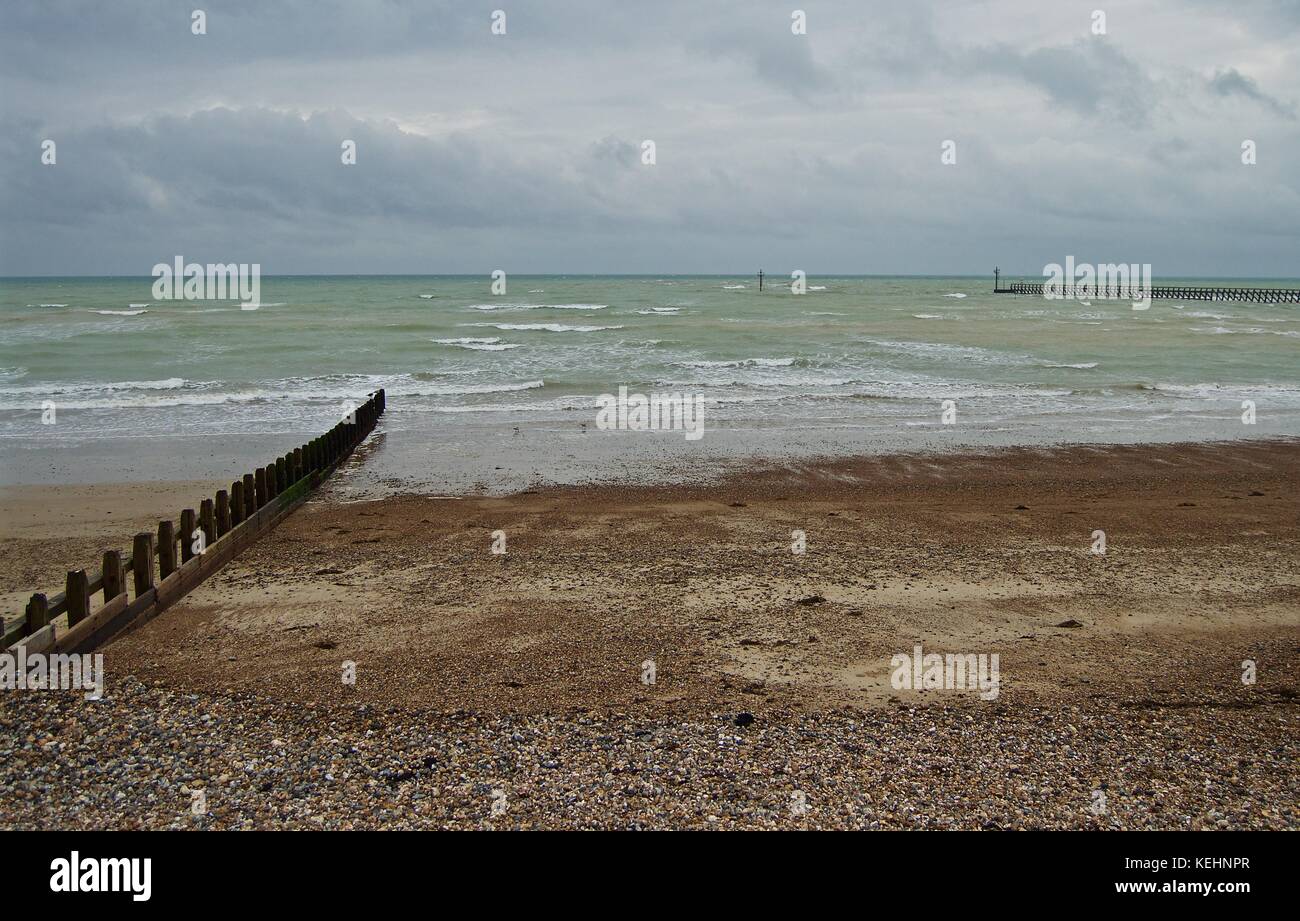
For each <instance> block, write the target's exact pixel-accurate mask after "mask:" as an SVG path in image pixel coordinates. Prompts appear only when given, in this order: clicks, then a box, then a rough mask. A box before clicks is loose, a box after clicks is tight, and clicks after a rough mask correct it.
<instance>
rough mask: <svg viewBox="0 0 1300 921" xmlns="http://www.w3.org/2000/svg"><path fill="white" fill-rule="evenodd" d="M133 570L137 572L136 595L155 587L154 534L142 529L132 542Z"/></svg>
mask: <svg viewBox="0 0 1300 921" xmlns="http://www.w3.org/2000/svg"><path fill="white" fill-rule="evenodd" d="M131 571H132V572H133V573H135V597H137V598H139V597H140V596H141V595H143V594H144V593H145V592H147V591H149V589H151V588H153V535H152V534H150V533H149V532H148V531H141V532H140V533H139V534H137V535H136V536H135V541H134V542H133V543H132V544H131Z"/></svg>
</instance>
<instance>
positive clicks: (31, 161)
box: [0, 0, 1300, 274]
mask: <svg viewBox="0 0 1300 921" xmlns="http://www.w3.org/2000/svg"><path fill="white" fill-rule="evenodd" d="M190 6H204V8H205V9H207V11H208V13H209V35H208V36H206V37H203V38H198V37H193V36H191V35H190V34H189V28H188V22H189V8H188V7H180V6H178V5H177V4H175V3H173V2H169V0H167V2H165V0H139V2H134V3H130V4H105V3H101V2H91V0H85V2H81V0H51V2H34V0H11V2H8V3H5V4H3V5H0V20H2V21H0V80H3V82H4V87H3V90H4V91H3V92H0V272H3V273H6V274H30V273H33V272H38V273H50V274H59V273H81V272H92V273H93V272H119V273H120V272H128V271H133V270H134V271H147V267H148V266H150V265H152V264H153V263H154V262H156V261H159V259H161V258H165V257H166V256H168V255H170V254H174V253H176V252H178V251H179V252H183V253H187V254H189V253H191V252H192V253H193V255H195V257H197V256H198V255H200V253H199V250H200V249H202V250H203V251H204V253H205V254H206V253H207V252H212V253H214V254H215V255H214V256H213V258H214V259H216V258H221V259H234V258H236V257H237V258H238V260H239V261H260V262H263V263H264V264H265V265H266V266H267V269H266V271H268V272H275V271H295V272H316V271H326V272H330V271H347V272H369V271H373V272H394V271H448V272H456V271H478V270H479V269H481V268H483V267H484V266H485V265H486V266H487V267H489V268H490V267H492V265H493V264H496V263H507V262H508V263H509V265H510V267H511V268H512V269H513V270H515V271H525V270H526V271H597V272H600V271H608V272H629V271H730V270H733V269H739V268H744V269H745V270H746V271H748V270H750V269H751V268H752V267H753V264H754V263H755V262H756V261H757V260H760V259H761V260H763V261H764V262H766V264H768V265H769V266H774V265H778V264H781V263H782V260H789V259H793V258H794V257H795V254H798V257H799V259H800V261H801V262H802V263H803V264H804V266H805V267H806V268H808V269H809V270H815V269H822V270H827V269H831V270H838V271H904V272H906V271H915V272H926V271H971V270H978V271H983V270H984V269H985V268H987V267H988V266H986V265H985V263H986V262H989V263H991V262H992V261H993V260H995V259H1001V260H1002V261H1003V262H1004V263H1006V262H1007V261H1008V260H1010V259H1012V258H1014V255H1015V253H1017V252H1020V251H1023V252H1026V253H1033V254H1035V255H1034V256H1033V259H1032V260H1031V261H1037V262H1038V264H1040V265H1041V264H1042V262H1043V260H1040V259H1039V258H1038V254H1039V253H1040V251H1042V250H1048V251H1049V252H1048V255H1052V256H1053V258H1054V259H1055V260H1059V259H1060V258H1062V256H1063V254H1064V253H1065V252H1074V253H1076V254H1078V255H1080V256H1081V257H1082V255H1083V254H1084V253H1091V252H1093V251H1095V250H1101V249H1106V251H1107V254H1109V253H1110V252H1113V251H1114V249H1112V248H1123V247H1129V248H1130V249H1131V250H1132V252H1131V255H1129V256H1124V255H1122V254H1121V255H1117V256H1116V258H1115V259H1109V260H1108V261H1117V260H1119V259H1122V260H1123V261H1153V260H1149V259H1145V258H1143V259H1140V260H1139V258H1138V257H1139V256H1141V254H1142V253H1143V252H1146V251H1148V250H1150V249H1152V248H1159V249H1160V256H1161V259H1162V260H1163V261H1164V265H1162V271H1164V272H1166V273H1168V272H1172V271H1176V270H1177V269H1178V268H1180V267H1181V268H1183V269H1184V270H1189V271H1191V270H1195V271H1200V270H1211V269H1213V268H1215V264H1214V260H1216V259H1220V258H1221V254H1223V253H1225V252H1232V253H1234V254H1240V253H1243V252H1244V253H1248V254H1249V255H1248V256H1247V257H1246V262H1244V263H1239V262H1234V263H1233V264H1231V265H1228V264H1224V265H1221V266H1218V267H1217V268H1218V269H1219V270H1220V271H1227V270H1229V269H1230V270H1232V271H1234V272H1236V273H1241V272H1251V271H1258V272H1261V273H1271V274H1285V273H1286V272H1287V271H1294V252H1296V251H1297V247H1298V244H1300V229H1297V227H1296V226H1294V222H1293V221H1288V220H1287V219H1286V218H1285V217H1284V216H1279V217H1274V215H1285V214H1286V213H1287V210H1288V208H1290V209H1291V210H1294V208H1295V207H1297V206H1300V174H1298V173H1296V172H1295V171H1294V170H1293V169H1290V168H1288V161H1287V158H1286V156H1283V155H1279V152H1280V151H1286V150H1290V149H1295V148H1296V147H1297V146H1300V127H1297V123H1296V119H1295V118H1294V117H1292V116H1293V115H1294V111H1293V109H1292V108H1291V107H1290V106H1289V105H1288V104H1287V102H1286V100H1289V99H1295V98H1300V68H1289V69H1288V68H1287V67H1286V66H1285V65H1286V62H1287V61H1288V60H1289V58H1288V57H1287V56H1288V55H1293V54H1294V52H1291V51H1290V50H1289V48H1288V47H1287V46H1286V43H1285V41H1283V40H1279V38H1278V36H1279V35H1283V36H1284V35H1286V34H1288V30H1290V29H1291V28H1292V23H1293V17H1292V16H1291V15H1290V13H1289V12H1288V10H1287V9H1284V8H1282V7H1277V6H1274V5H1270V4H1269V3H1268V2H1267V0H1257V2H1250V3H1248V4H1244V5H1242V6H1241V7H1240V9H1239V10H1238V7H1236V6H1234V7H1233V9H1232V10H1228V11H1226V12H1225V10H1226V9H1227V8H1226V7H1223V6H1222V5H1220V6H1218V7H1215V8H1211V7H1209V6H1206V5H1202V4H1201V3H1200V0H1151V3H1150V4H1149V5H1148V6H1147V7H1145V8H1144V10H1143V12H1144V14H1145V15H1147V17H1148V18H1147V20H1145V21H1143V22H1141V23H1139V22H1136V21H1134V20H1132V19H1130V20H1127V21H1126V20H1124V19H1122V18H1121V19H1116V18H1115V17H1112V30H1111V31H1112V34H1111V35H1109V36H1107V37H1106V38H1104V39H1092V38H1083V37H1077V36H1081V34H1082V33H1084V32H1086V22H1087V19H1086V16H1084V17H1082V18H1080V19H1079V20H1078V21H1077V23H1076V31H1074V32H1070V33H1069V34H1068V35H1062V34H1061V33H1060V32H1059V31H1058V32H1049V31H1047V30H1046V29H1043V30H1042V31H1041V32H1038V33H1032V34H1031V33H1030V29H1031V28H1032V27H1034V26H1035V25H1036V24H1039V23H1041V22H1044V21H1046V20H1045V19H1044V18H1043V17H1040V16H1037V13H1039V12H1040V7H1039V6H1038V5H1037V4H1033V3H1029V2H1022V0H989V2H988V3H987V4H984V5H981V6H980V7H979V8H978V9H977V8H974V7H972V6H971V5H970V4H968V3H961V2H958V0H936V2H931V3H920V2H917V3H896V2H884V0H869V2H830V0H817V2H816V3H812V2H809V3H804V2H802V0H801V2H799V3H796V4H788V3H777V2H775V0H726V2H724V0H720V2H717V3H708V4H701V3H698V2H688V0H664V2H663V3H657V4H641V5H623V4H610V3H607V2H596V0H548V2H545V3H528V4H521V5H519V6H518V7H516V8H511V7H512V6H513V5H512V4H510V3H508V2H501V3H492V4H487V5H484V6H482V7H479V6H474V5H466V4H461V3H453V2H451V0H446V2H441V3H425V2H415V0H346V2H345V0H326V2H323V3H317V2H307V0H259V2H253V0H209V2H206V3H195V4H192V5H190ZM498 6H500V7H503V8H506V9H507V13H508V17H509V19H508V22H509V32H508V35H507V36H506V37H505V38H494V37H492V36H491V35H490V34H489V31H488V16H489V14H490V12H491V10H492V9H493V8H495V7H498ZM794 7H803V8H805V9H807V12H808V25H809V34H808V35H806V36H794V35H791V34H790V10H791V9H792V8H794ZM1233 10H1237V12H1233ZM1031 14H1033V15H1031ZM1233 15H1240V16H1241V17H1243V20H1245V21H1248V22H1249V24H1250V27H1249V28H1245V27H1243V28H1242V29H1241V30H1239V34H1238V32H1234V33H1233V34H1232V36H1231V39H1232V41H1231V43H1230V47H1225V48H1224V50H1222V55H1223V58H1222V60H1215V58H1214V56H1213V55H1215V54H1217V53H1219V46H1218V44H1217V43H1214V42H1210V41H1209V40H1208V39H1207V40H1206V41H1207V44H1205V45H1199V46H1197V47H1196V48H1187V47H1184V43H1185V41H1186V38H1187V36H1188V35H1190V34H1192V33H1193V32H1194V31H1195V27H1196V26H1197V25H1198V24H1203V23H1204V24H1211V25H1213V24H1215V23H1219V22H1221V21H1222V19H1223V17H1226V16H1233ZM1156 21H1158V22H1162V23H1177V24H1180V25H1181V27H1182V28H1183V29H1184V31H1183V32H1181V33H1180V36H1181V41H1170V42H1167V43H1162V42H1160V41H1159V35H1155V36H1154V38H1153V34H1152V33H1151V32H1150V28H1151V26H1150V23H1151V22H1156ZM1270 23H1272V24H1273V25H1274V26H1275V29H1274V31H1273V32H1271V33H1270V32H1269V30H1268V29H1267V28H1266V27H1267V26H1268V25H1269V24H1270ZM1207 47H1208V48H1209V53H1210V55H1211V56H1210V57H1208V58H1207V57H1206V48H1207ZM1255 61H1259V62H1261V63H1259V64H1258V65H1256V64H1255V63H1253V62H1255ZM1265 64H1267V66H1265ZM1216 67H1217V68H1218V69H1217V76H1216V77H1215V79H1214V80H1213V81H1209V80H1207V78H1206V74H1207V72H1213V70H1214V68H1216ZM1207 68H1208V70H1207ZM1243 71H1245V72H1248V73H1250V74H1251V75H1252V77H1247V76H1245V74H1244V73H1243ZM1255 79H1257V80H1258V81H1259V84H1256V83H1255V82H1254V80H1255ZM1261 85H1262V86H1265V87H1267V93H1266V92H1265V91H1264V90H1263V89H1262V88H1261ZM1225 100H1226V101H1229V102H1236V101H1245V102H1247V103H1248V104H1245V105H1226V104H1224V103H1225ZM46 137H50V138H53V139H55V140H56V141H57V142H58V145H59V147H58V150H59V161H58V165H57V166H56V167H44V166H41V165H40V163H39V144H40V141H41V140H42V139H43V138H46ZM1243 137H1251V138H1256V139H1257V140H1258V141H1259V143H1260V151H1261V156H1260V161H1259V164H1258V165H1257V166H1254V167H1250V168H1248V169H1247V168H1244V167H1242V166H1241V164H1240V162H1239V159H1238V145H1239V144H1240V141H1241V138H1243ZM344 138H353V139H355V140H356V141H357V143H358V163H357V165H356V166H354V167H347V166H343V165H342V164H341V163H340V162H339V153H340V149H339V144H340V142H341V141H342V140H343V139H344ZM647 138H649V139H653V140H655V141H656V143H657V145H658V151H657V153H658V163H657V164H656V165H655V166H653V167H647V166H643V165H641V163H640V144H641V142H642V140H644V139H647ZM946 138H953V139H955V140H957V142H958V145H959V150H960V154H959V162H958V165H957V166H955V167H944V166H942V165H941V164H940V162H939V153H940V148H939V144H940V141H941V140H943V139H946ZM1170 139H1173V140H1170ZM1205 214H1210V215H1212V216H1214V218H1215V220H1213V221H1209V222H1206V221H1204V220H1199V221H1196V220H1194V218H1195V217H1196V216H1197V215H1202V216H1203V215H1205ZM1260 215H1264V217H1260ZM1193 224H1195V228H1194V229H1192V227H1193ZM1228 237H1231V240H1228V239H1227V238H1228ZM1229 244H1231V245H1229ZM160 252H161V255H160ZM999 254H1001V255H999ZM1171 260H1174V261H1176V260H1181V266H1180V265H1173V266H1170V264H1169V263H1170V261H1171ZM1046 261H1053V260H1052V259H1048V260H1046ZM142 266H143V268H140V267H142Z"/></svg>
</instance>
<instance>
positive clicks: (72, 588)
mask: <svg viewBox="0 0 1300 921" xmlns="http://www.w3.org/2000/svg"><path fill="white" fill-rule="evenodd" d="M64 597H66V598H67V599H68V626H69V627H72V626H75V625H76V624H79V623H81V622H82V621H83V620H85V619H86V618H87V617H88V616H89V615H90V580H89V579H87V578H86V570H84V569H74V570H72V571H71V572H69V573H68V581H67V583H66V588H65V589H64Z"/></svg>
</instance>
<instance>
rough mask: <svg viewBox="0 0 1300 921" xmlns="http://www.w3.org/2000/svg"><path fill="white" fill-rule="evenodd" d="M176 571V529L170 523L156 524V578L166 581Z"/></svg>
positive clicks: (161, 522)
mask: <svg viewBox="0 0 1300 921" xmlns="http://www.w3.org/2000/svg"><path fill="white" fill-rule="evenodd" d="M175 571H176V528H175V526H174V525H173V524H172V523H171V522H170V521H160V522H158V576H159V578H162V579H166V578H167V577H168V576H170V575H171V574H172V573H174V572H175Z"/></svg>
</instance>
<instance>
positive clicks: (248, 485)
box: [244, 473, 258, 518]
mask: <svg viewBox="0 0 1300 921" xmlns="http://www.w3.org/2000/svg"><path fill="white" fill-rule="evenodd" d="M257 505H258V502H257V489H256V488H255V486H254V478H253V475H252V474H251V473H245V474H244V517H245V518H252V517H253V513H254V512H256V511H257Z"/></svg>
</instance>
